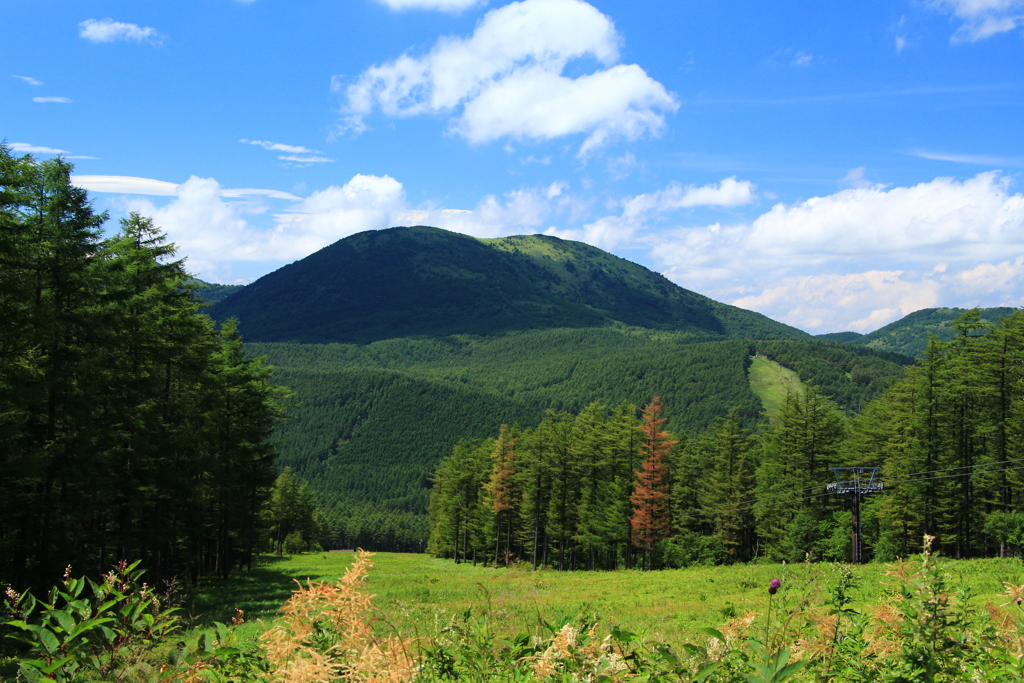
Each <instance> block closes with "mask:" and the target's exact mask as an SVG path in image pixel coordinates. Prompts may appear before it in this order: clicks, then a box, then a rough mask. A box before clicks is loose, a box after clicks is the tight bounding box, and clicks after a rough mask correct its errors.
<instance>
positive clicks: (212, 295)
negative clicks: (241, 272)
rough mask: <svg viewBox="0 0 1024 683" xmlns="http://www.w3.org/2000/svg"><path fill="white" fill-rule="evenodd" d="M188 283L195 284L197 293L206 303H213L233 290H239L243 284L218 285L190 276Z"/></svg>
mask: <svg viewBox="0 0 1024 683" xmlns="http://www.w3.org/2000/svg"><path fill="white" fill-rule="evenodd" d="M189 283H190V284H195V285H197V286H198V287H199V289H198V290H197V292H196V293H197V294H199V298H200V299H202V300H203V301H205V302H206V303H208V304H215V303H217V302H218V301H221V300H223V299H226V298H227V297H229V296H231V295H232V294H234V293H235V292H237V291H239V290H241V289H242V288H243V287H244V286H245V285H218V284H215V283H213V282H203V281H202V280H200V279H198V278H191V279H190V280H189Z"/></svg>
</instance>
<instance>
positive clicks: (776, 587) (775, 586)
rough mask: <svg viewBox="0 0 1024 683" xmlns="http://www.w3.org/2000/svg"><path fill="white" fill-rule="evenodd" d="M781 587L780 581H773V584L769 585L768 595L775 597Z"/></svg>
mask: <svg viewBox="0 0 1024 683" xmlns="http://www.w3.org/2000/svg"><path fill="white" fill-rule="evenodd" d="M781 586H782V582H781V581H779V580H778V579H772V582H771V583H769V584H768V595H775V593H776V592H777V591H778V590H779V588H780V587H781Z"/></svg>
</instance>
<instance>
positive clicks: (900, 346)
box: [816, 307, 1017, 358]
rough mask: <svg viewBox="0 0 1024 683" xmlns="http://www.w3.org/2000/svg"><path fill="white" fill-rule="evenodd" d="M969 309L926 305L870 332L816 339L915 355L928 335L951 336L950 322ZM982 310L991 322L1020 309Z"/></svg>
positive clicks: (940, 337) (840, 333)
mask: <svg viewBox="0 0 1024 683" xmlns="http://www.w3.org/2000/svg"><path fill="white" fill-rule="evenodd" d="M967 310H968V309H965V308H923V309H921V310H920V311H914V312H913V313H911V314H910V315H908V316H906V317H904V318H901V319H900V320H897V321H896V322H892V323H889V324H888V325H886V326H885V327H882V328H880V329H878V330H875V331H874V332H871V333H870V334H858V333H857V332H833V333H831V334H821V335H817V337H816V338H817V339H822V340H827V341H843V342H847V343H849V344H855V345H857V346H865V347H867V348H869V349H875V350H877V351H888V352H892V353H899V354H903V355H904V356H910V357H911V358H916V357H918V356H920V355H921V354H922V353H923V352H924V350H925V348H926V347H927V346H928V336H929V334H934V335H935V336H936V337H937V338H938V339H939V340H940V341H949V340H950V339H952V338H953V329H952V328H951V327H950V323H951V322H953V321H954V320H956V319H957V318H959V317H960V316H961V315H963V314H964V313H966V312H967ZM980 310H981V317H982V319H983V320H986V321H988V322H990V323H992V324H995V323H997V322H999V320H1001V319H1002V318H1005V317H1006V316H1008V315H1013V314H1014V313H1016V312H1017V309H1016V308H1006V307H1003V308H982V309H980Z"/></svg>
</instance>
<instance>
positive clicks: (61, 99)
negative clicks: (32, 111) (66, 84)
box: [32, 97, 71, 104]
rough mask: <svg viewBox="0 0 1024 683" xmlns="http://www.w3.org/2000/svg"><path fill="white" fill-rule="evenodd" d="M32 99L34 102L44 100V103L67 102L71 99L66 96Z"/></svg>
mask: <svg viewBox="0 0 1024 683" xmlns="http://www.w3.org/2000/svg"><path fill="white" fill-rule="evenodd" d="M32 101H33V102H42V103H44V104H45V103H56V104H67V103H69V102H70V101H71V100H69V99H68V98H66V97H33V98H32Z"/></svg>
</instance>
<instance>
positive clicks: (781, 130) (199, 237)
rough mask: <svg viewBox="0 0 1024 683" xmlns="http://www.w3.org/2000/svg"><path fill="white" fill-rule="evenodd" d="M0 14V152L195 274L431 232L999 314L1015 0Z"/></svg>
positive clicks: (410, 4)
mask: <svg viewBox="0 0 1024 683" xmlns="http://www.w3.org/2000/svg"><path fill="white" fill-rule="evenodd" d="M3 4H4V8H3V14H4V29H3V36H4V39H3V41H0V64H2V65H3V69H2V70H0V139H6V141H7V144H8V145H10V146H11V147H13V148H14V149H15V151H19V152H27V153H32V154H33V155H35V156H36V157H38V158H45V157H47V156H50V155H53V154H58V153H59V154H63V155H64V156H66V157H67V158H69V159H71V160H73V161H74V163H75V165H76V176H75V177H76V182H78V183H79V184H80V185H82V186H83V187H86V188H88V189H89V190H90V191H91V192H92V193H93V194H92V196H93V197H94V201H95V205H96V207H97V208H98V209H100V210H107V211H109V212H110V214H111V218H112V220H111V223H110V224H109V225H110V227H111V228H113V227H114V226H116V219H117V218H119V217H121V216H123V215H125V214H126V213H127V212H128V211H133V210H135V211H140V212H143V213H146V214H148V215H152V216H153V217H154V219H155V220H156V222H157V224H158V225H160V226H161V227H163V229H164V230H165V231H167V233H168V234H169V236H170V238H171V239H172V240H173V241H174V242H175V243H177V244H178V246H179V251H180V254H181V255H184V256H187V257H188V264H189V267H190V269H191V270H192V271H193V272H195V273H196V274H198V275H199V276H200V277H203V278H204V279H207V280H211V281H216V282H229V283H230V282H249V281H251V280H252V279H254V278H256V277H259V276H260V275H263V274H265V273H267V272H270V271H272V270H274V269H275V268H278V267H280V266H281V265H283V264H285V263H288V262H291V261H293V260H295V259H298V258H302V257H303V256H305V255H307V254H309V253H311V252H313V251H315V250H316V249H319V248H321V247H323V246H325V245H327V244H330V243H331V242H334V241H335V240H337V239H340V238H343V237H346V236H348V235H351V234H354V233H356V232H360V231H362V230H368V229H379V228H385V227H389V226H392V225H412V224H427V225H436V226H438V227H442V228H447V229H450V230H457V231H460V232H464V233H467V234H470V235H475V236H479V237H497V236H504V235H512V234H523V233H534V232H538V233H547V234H553V235H557V236H560V237H564V238H567V239H577V240H582V241H585V242H588V243H590V244H593V245H595V246H598V247H601V248H603V249H607V250H609V251H611V252H613V253H615V254H618V255H620V256H623V257H625V258H628V259H630V260H633V261H636V262H638V263H641V264H643V265H645V266H647V267H649V268H652V269H654V270H657V271H659V272H662V273H664V274H665V275H666V276H667V277H669V278H670V279H672V280H673V281H674V282H676V283H678V284H680V285H681V286H683V287H686V288H688V289H692V290H694V291H697V292H700V293H703V294H706V295H708V296H711V297H713V298H716V299H718V300H720V301H724V302H727V303H732V304H735V305H739V306H743V307H745V308H750V309H753V310H757V311H760V312H762V313H765V314H767V315H769V316H771V317H773V318H775V319H777V320H781V321H784V322H787V323H789V324H792V325H795V326H797V327H800V328H803V329H806V330H808V331H810V332H814V333H819V332H831V331H839V330H846V329H853V330H857V331H861V332H868V331H871V330H873V329H876V328H878V327H880V326H882V325H884V324H886V323H888V322H890V321H892V320H895V319H898V318H900V317H902V316H903V315H906V314H908V313H911V312H913V311H914V310H917V309H920V308H925V307H932V306H962V307H966V306H975V305H981V306H995V305H1013V306H1019V305H1022V304H1024V195H1022V194H1021V192H1022V189H1021V181H1022V178H1021V174H1022V170H1024V126H1022V121H1024V0H894V1H892V2H872V1H870V0H869V1H867V2H860V3H818V2H773V3H765V2H753V1H751V2H730V1H723V2H714V3H708V2H693V1H680V0H665V1H663V0H650V1H648V2H641V3H638V2H619V1H602V0H593V2H590V3H586V2H583V1H582V0H523V1H522V2H513V3H507V2H504V0H490V2H487V1H476V2H474V1H473V0H330V1H329V0H306V1H304V2H290V3H285V2H282V1H281V0H249V1H247V2H243V1H240V0H187V1H185V2H181V1H178V2H168V1H164V0H154V1H152V2H145V3H140V2H128V1H126V0H117V1H115V0H109V1H101V0H97V1H88V2H84V1H82V0H77V1H74V2H72V1H68V0H64V1H61V0H34V1H33V2H5V3H3Z"/></svg>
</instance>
